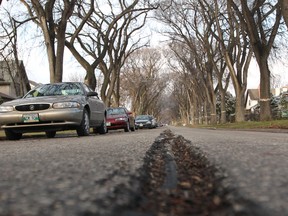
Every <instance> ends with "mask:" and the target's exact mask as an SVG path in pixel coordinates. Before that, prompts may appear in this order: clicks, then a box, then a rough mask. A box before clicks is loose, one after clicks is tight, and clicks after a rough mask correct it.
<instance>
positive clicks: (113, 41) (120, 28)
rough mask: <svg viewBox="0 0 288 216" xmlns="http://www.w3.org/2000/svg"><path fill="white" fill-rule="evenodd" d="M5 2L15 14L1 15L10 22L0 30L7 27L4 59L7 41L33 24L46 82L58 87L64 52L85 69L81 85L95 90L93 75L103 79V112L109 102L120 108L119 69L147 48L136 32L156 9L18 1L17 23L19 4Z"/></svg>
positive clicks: (89, 0) (118, 3)
mask: <svg viewBox="0 0 288 216" xmlns="http://www.w3.org/2000/svg"><path fill="white" fill-rule="evenodd" d="M9 2H10V5H11V7H12V6H13V7H14V8H15V5H18V8H17V10H18V11H16V13H14V14H13V13H12V12H11V10H9V11H8V9H6V17H7V16H9V17H11V20H4V19H1V23H2V25H3V26H4V25H5V26H6V27H7V28H6V30H5V31H3V32H1V40H2V43H3V46H2V47H1V48H0V49H1V50H2V51H3V53H4V51H6V53H7V47H8V46H9V44H10V46H12V43H11V40H10V38H11V35H12V34H13V35H17V30H18V29H19V28H20V27H22V26H23V25H24V24H27V23H28V24H29V25H31V22H33V23H34V24H35V25H36V26H37V28H38V29H41V35H42V36H43V39H44V41H43V42H44V44H45V47H46V51H47V57H48V62H49V71H50V82H61V81H62V79H63V59H64V51H65V50H66V48H68V49H69V50H70V52H71V53H72V54H73V56H74V57H75V59H76V60H77V61H78V63H79V64H80V65H81V66H82V67H83V68H84V69H85V71H86V77H85V82H86V83H87V84H88V85H89V86H90V87H91V88H93V89H95V87H96V85H97V81H96V76H95V72H96V69H98V70H100V71H101V73H102V74H103V76H104V80H103V83H102V85H101V97H102V99H103V100H104V101H105V103H106V104H107V105H108V106H109V105H111V100H112V98H113V99H114V101H115V103H116V105H117V104H118V105H119V101H120V95H119V89H120V85H119V77H120V69H121V67H122V65H123V63H124V62H125V59H126V58H127V57H128V56H129V55H130V54H131V53H133V52H134V51H135V50H137V49H140V48H141V47H144V46H146V45H147V41H146V42H144V41H143V39H144V36H143V35H141V34H140V30H141V29H142V27H143V26H144V25H145V23H146V20H147V16H148V12H149V11H151V10H153V9H156V6H154V5H153V4H152V3H150V2H149V1H145V0H144V1H142V0H131V1H125V0H115V1H114V0H111V1H97V2H96V1H94V0H70V1H69V0H68V1H66V0H65V1H61V0H58V1H57V0H47V1H40V0H31V1H30V0H29V1H28V0H21V1H20V2H21V4H22V5H24V7H25V9H26V10H23V11H22V12H21V14H22V16H17V18H16V14H19V10H20V9H19V1H17V2H16V1H15V2H11V1H9ZM2 16H5V15H2ZM10 21H12V22H10ZM15 23H17V25H16V26H15ZM26 28H27V26H26ZM12 30H13V31H14V33H12ZM30 34H31V37H34V35H33V33H30ZM7 54H8V53H7ZM14 58H15V56H14Z"/></svg>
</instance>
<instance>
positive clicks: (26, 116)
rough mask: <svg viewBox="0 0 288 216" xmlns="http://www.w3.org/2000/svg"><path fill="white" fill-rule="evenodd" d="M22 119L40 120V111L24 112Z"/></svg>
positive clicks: (27, 121) (26, 120)
mask: <svg viewBox="0 0 288 216" xmlns="http://www.w3.org/2000/svg"><path fill="white" fill-rule="evenodd" d="M22 119H23V122H25V123H29V122H39V115H38V113H30V114H23V116H22Z"/></svg>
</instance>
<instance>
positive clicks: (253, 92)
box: [245, 89, 260, 110]
mask: <svg viewBox="0 0 288 216" xmlns="http://www.w3.org/2000/svg"><path fill="white" fill-rule="evenodd" d="M259 95H260V92H259V89H248V90H247V92H246V97H245V109H246V110H250V109H251V108H252V107H254V106H255V105H257V104H258V102H259V98H260V97H259Z"/></svg>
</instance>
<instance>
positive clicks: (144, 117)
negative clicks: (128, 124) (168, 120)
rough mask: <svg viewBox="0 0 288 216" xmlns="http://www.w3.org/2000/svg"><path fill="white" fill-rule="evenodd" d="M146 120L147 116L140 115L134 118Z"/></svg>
mask: <svg viewBox="0 0 288 216" xmlns="http://www.w3.org/2000/svg"><path fill="white" fill-rule="evenodd" d="M147 119H149V116H147V115H141V116H137V117H136V120H147Z"/></svg>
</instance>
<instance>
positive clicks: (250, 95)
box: [245, 86, 288, 110]
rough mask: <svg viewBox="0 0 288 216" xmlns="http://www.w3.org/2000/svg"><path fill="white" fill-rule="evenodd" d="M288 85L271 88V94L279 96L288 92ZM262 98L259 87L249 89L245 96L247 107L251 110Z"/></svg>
mask: <svg viewBox="0 0 288 216" xmlns="http://www.w3.org/2000/svg"><path fill="white" fill-rule="evenodd" d="M287 91H288V87H287V86H285V87H281V88H275V89H271V94H272V95H273V96H279V95H280V94H281V93H283V92H287ZM259 99H260V90H259V89H248V90H247V92H246V96H245V109H246V110H251V108H252V107H254V106H256V105H257V104H258V103H259Z"/></svg>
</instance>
